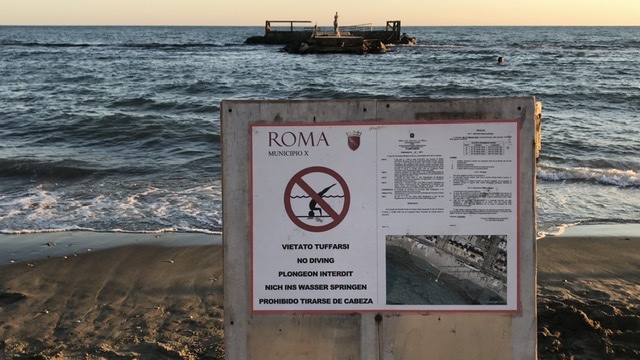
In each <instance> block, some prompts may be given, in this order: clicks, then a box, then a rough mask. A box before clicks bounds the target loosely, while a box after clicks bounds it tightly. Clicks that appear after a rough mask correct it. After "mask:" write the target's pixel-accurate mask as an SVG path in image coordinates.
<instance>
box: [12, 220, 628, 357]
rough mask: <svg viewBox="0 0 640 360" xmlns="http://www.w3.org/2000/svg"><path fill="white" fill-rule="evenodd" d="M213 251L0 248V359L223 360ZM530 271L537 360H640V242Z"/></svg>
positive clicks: (576, 249)
mask: <svg viewBox="0 0 640 360" xmlns="http://www.w3.org/2000/svg"><path fill="white" fill-rule="evenodd" d="M218 240H219V239H214V238H213V237H212V236H210V235H204V234H162V235H153V234H149V235H147V234H118V233H86V232H76V233H71V234H70V233H64V234H36V235H5V236H2V237H0V246H2V249H3V251H2V252H1V253H0V254H1V255H0V261H2V262H3V265H1V267H0V359H23V358H32V359H223V358H224V330H223V280H222V279H223V276H222V272H223V261H222V253H223V251H222V247H221V246H220V245H219V242H218ZM18 242H19V243H21V244H30V245H28V246H27V245H23V246H21V247H17V246H16V245H15V244H16V243H18ZM8 244H13V245H11V246H9V245H8ZM114 246H115V247H114ZM9 248H10V250H9V251H5V250H6V249H9ZM89 249H91V251H89ZM27 258H28V259H27ZM538 269H539V271H538V329H539V336H538V338H539V346H538V352H539V358H540V359H639V358H640V299H639V298H640V297H639V296H638V294H640V238H636V237H628V236H616V237H612V236H604V237H603V236H600V235H599V236H598V237H590V236H586V235H581V236H577V237H576V236H562V237H549V238H543V239H540V240H538Z"/></svg>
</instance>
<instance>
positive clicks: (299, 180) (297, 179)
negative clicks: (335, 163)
mask: <svg viewBox="0 0 640 360" xmlns="http://www.w3.org/2000/svg"><path fill="white" fill-rule="evenodd" d="M311 173H322V174H326V175H329V176H331V177H332V178H334V179H336V181H337V182H338V184H340V186H341V187H342V191H343V194H344V203H343V204H342V209H340V210H339V211H337V210H336V209H333V208H332V207H331V206H330V205H329V204H328V203H327V202H326V201H325V200H324V199H323V198H322V196H320V195H318V194H317V193H316V191H315V190H313V188H311V186H309V184H307V183H306V182H305V181H304V179H303V177H304V176H305V175H308V174H311ZM295 185H298V186H299V187H300V188H301V189H302V191H304V192H305V193H306V194H307V195H309V197H311V198H312V199H313V200H315V201H316V203H317V204H318V206H320V208H322V210H324V212H325V213H327V214H328V215H329V216H330V217H331V218H332V219H333V221H332V222H330V223H328V224H324V225H320V226H314V225H310V224H307V223H305V222H304V221H302V220H300V219H299V218H298V216H297V215H296V214H295V213H294V212H293V208H292V207H291V192H292V191H293V187H294V186H295ZM350 202H351V195H350V193H349V188H348V187H347V183H346V182H345V181H344V179H343V178H342V176H340V175H339V174H338V173H337V172H335V171H333V170H331V169H329V168H326V167H323V166H312V167H308V168H306V169H303V170H300V171H298V172H297V173H296V174H295V175H293V177H292V178H291V180H289V183H288V184H287V187H286V188H285V190H284V207H285V209H286V210H287V215H289V219H291V221H293V223H294V224H296V225H298V226H299V227H300V228H301V229H303V230H307V231H310V232H323V231H327V230H331V229H333V228H334V227H336V226H338V224H340V222H342V220H344V218H345V217H346V215H347V211H348V210H349V204H350Z"/></svg>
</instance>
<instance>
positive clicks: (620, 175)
mask: <svg viewBox="0 0 640 360" xmlns="http://www.w3.org/2000/svg"><path fill="white" fill-rule="evenodd" d="M537 177H538V179H541V180H548V181H566V180H582V181H595V182H597V183H599V184H603V185H613V186H620V187H632V186H633V187H635V186H640V173H638V172H637V171H634V170H619V169H596V168H587V167H574V168H553V167H540V168H538V171H537Z"/></svg>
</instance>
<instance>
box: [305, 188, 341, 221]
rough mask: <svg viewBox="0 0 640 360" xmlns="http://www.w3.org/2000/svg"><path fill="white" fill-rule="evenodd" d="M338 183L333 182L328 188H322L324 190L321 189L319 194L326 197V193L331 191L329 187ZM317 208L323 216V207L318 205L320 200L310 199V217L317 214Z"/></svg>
mask: <svg viewBox="0 0 640 360" xmlns="http://www.w3.org/2000/svg"><path fill="white" fill-rule="evenodd" d="M335 185H336V184H333V185H331V186H327V187H326V188H324V189H322V191H320V192H319V193H317V194H318V196H320V197H321V198H323V197H324V194H326V193H327V191H329V189H331V188H332V187H334V186H335ZM316 210H317V211H319V212H320V216H322V208H321V207H319V206H318V202H317V201H315V200H313V199H311V201H309V218H313V217H315V216H316Z"/></svg>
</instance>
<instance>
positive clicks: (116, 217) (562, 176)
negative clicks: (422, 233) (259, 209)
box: [0, 26, 640, 236]
mask: <svg viewBox="0 0 640 360" xmlns="http://www.w3.org/2000/svg"><path fill="white" fill-rule="evenodd" d="M402 30H403V32H406V33H407V34H408V35H410V36H412V37H416V39H417V45H413V46H391V47H390V51H389V52H387V53H385V54H369V55H347V54H328V55H294V54H288V53H286V52H283V51H281V50H282V49H281V48H282V46H278V45H248V44H245V43H244V41H245V39H247V38H248V37H250V36H256V35H262V34H263V32H264V29H263V27H262V26H256V27H216V26H212V27H115V26H114V27H82V26H80V27H38V26H32V27H14V26H1V27H0V59H1V61H0V233H4V234H23V233H40V232H51V231H92V232H142V233H144V232H149V233H163V232H196V233H205V234H221V233H222V201H221V193H222V189H221V178H222V172H221V164H220V160H221V156H220V154H221V144H220V136H221V134H220V102H221V101H222V100H223V99H442V98H483V97H503V96H535V97H536V100H538V101H541V102H542V103H543V125H542V151H541V154H540V159H539V161H538V163H537V171H536V178H537V226H538V228H537V231H538V236H545V235H556V234H560V233H562V232H563V231H564V229H566V228H567V227H571V226H574V225H579V224H606V225H612V224H613V225H615V224H622V225H624V224H639V223H640V115H639V114H640V73H639V71H638V69H640V27H403V29H402ZM499 56H502V57H503V58H504V59H505V62H504V63H503V64H500V65H499V64H497V58H498V57H499ZM222 235H224V234H222Z"/></svg>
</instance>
